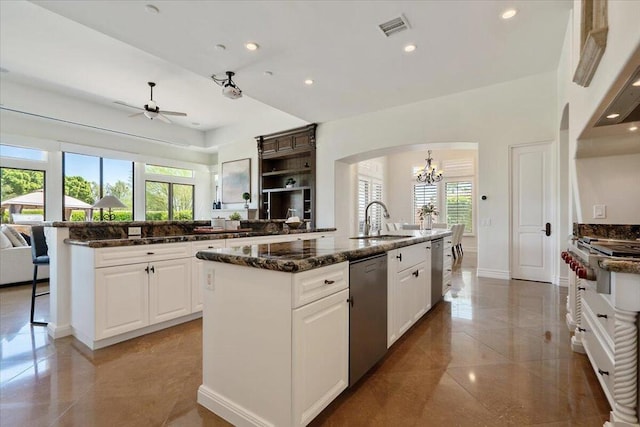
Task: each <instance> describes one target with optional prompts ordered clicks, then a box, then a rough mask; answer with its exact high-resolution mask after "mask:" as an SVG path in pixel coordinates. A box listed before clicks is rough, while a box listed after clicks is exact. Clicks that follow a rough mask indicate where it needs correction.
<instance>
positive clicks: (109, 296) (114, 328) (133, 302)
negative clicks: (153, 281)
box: [95, 263, 149, 340]
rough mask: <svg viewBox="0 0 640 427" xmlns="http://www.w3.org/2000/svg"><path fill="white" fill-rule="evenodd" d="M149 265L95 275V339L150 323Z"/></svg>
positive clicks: (102, 271)
mask: <svg viewBox="0 0 640 427" xmlns="http://www.w3.org/2000/svg"><path fill="white" fill-rule="evenodd" d="M147 265H148V264H147V263H143V264H132V265H122V266H117V267H107V268H98V269H96V273H95V280H96V282H95V289H96V297H95V298H96V301H95V307H96V311H95V316H96V318H95V321H96V330H95V339H96V340H100V339H102V338H107V337H111V336H114V335H118V334H122V333H124V332H129V331H133V330H135V329H139V328H142V327H144V326H147V325H148V324H149V296H148V292H149V279H148V276H147V273H146V271H145V268H146V267H147Z"/></svg>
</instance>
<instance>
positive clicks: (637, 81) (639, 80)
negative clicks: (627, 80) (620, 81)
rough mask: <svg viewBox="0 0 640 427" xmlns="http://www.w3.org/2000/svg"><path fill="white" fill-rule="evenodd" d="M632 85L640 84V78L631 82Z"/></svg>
mask: <svg viewBox="0 0 640 427" xmlns="http://www.w3.org/2000/svg"><path fill="white" fill-rule="evenodd" d="M631 86H635V87H638V86H640V79H638V80H636V81H635V82H633V83H631Z"/></svg>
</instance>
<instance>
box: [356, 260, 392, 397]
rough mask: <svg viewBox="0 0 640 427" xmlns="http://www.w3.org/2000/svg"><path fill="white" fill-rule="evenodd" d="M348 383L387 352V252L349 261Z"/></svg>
mask: <svg viewBox="0 0 640 427" xmlns="http://www.w3.org/2000/svg"><path fill="white" fill-rule="evenodd" d="M349 302H350V304H349V306H350V310H349V386H352V385H353V384H355V383H356V382H357V381H358V380H359V379H360V378H361V377H362V376H363V375H364V374H365V373H367V371H368V370H369V369H370V368H371V367H372V366H373V365H375V364H376V362H378V361H379V360H380V359H381V358H382V357H383V356H384V354H385V353H386V352H387V254H386V253H385V254H382V255H376V256H372V257H369V258H365V259H362V260H358V261H353V262H351V264H350V265H349Z"/></svg>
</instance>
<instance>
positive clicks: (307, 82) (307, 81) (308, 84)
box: [304, 79, 313, 86]
mask: <svg viewBox="0 0 640 427" xmlns="http://www.w3.org/2000/svg"><path fill="white" fill-rule="evenodd" d="M304 84H306V85H307V86H311V85H312V84H313V80H311V79H306V80H305V81H304Z"/></svg>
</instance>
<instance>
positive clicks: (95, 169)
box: [63, 153, 133, 221]
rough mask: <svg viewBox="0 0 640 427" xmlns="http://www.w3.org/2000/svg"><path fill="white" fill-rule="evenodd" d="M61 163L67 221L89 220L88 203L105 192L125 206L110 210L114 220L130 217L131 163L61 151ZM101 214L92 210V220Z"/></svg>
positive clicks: (128, 218) (94, 201) (99, 197)
mask: <svg viewBox="0 0 640 427" xmlns="http://www.w3.org/2000/svg"><path fill="white" fill-rule="evenodd" d="M63 165H64V194H65V199H64V219H65V220H66V221H88V220H89V219H90V218H89V213H90V212H92V209H91V206H93V204H95V203H96V202H97V201H98V200H100V199H101V198H102V197H104V196H107V195H111V196H114V197H116V198H117V199H118V200H120V201H121V202H122V203H124V205H125V206H126V208H114V209H112V212H113V214H114V215H115V218H114V221H131V220H133V162H131V161H126V160H116V159H106V158H102V157H96V156H88V155H84V154H75V153H64V154H63ZM101 215H102V212H100V211H99V210H96V211H93V218H92V220H94V221H97V220H100V218H101Z"/></svg>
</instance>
